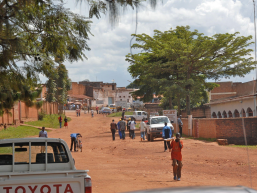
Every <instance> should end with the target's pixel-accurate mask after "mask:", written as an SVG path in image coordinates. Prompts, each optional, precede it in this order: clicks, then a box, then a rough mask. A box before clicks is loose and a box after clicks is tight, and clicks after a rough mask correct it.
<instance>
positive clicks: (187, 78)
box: [126, 26, 256, 115]
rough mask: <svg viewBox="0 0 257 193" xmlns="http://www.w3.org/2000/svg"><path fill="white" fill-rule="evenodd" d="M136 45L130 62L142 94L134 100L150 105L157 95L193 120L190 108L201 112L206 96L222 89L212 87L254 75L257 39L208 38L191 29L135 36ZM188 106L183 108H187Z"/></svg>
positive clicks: (135, 82) (224, 35) (139, 91)
mask: <svg viewBox="0 0 257 193" xmlns="http://www.w3.org/2000/svg"><path fill="white" fill-rule="evenodd" d="M132 36H134V37H135V38H136V41H137V42H136V43H135V44H133V46H132V48H135V49H139V51H138V52H137V54H131V53H129V54H128V55H127V56H126V61H128V62H129V63H130V65H129V67H128V71H129V73H130V75H131V76H132V78H133V79H135V80H134V81H133V83H132V84H133V85H136V86H137V88H140V89H139V90H137V91H135V92H134V93H133V95H134V96H140V97H143V100H144V101H150V100H151V99H152V98H153V93H155V95H156V96H159V95H162V96H163V97H164V98H165V99H164V100H163V101H162V102H163V103H164V104H168V105H165V108H170V109H172V108H173V107H174V106H177V109H178V111H179V110H180V107H186V110H187V114H188V115H190V114H191V113H190V111H191V107H197V106H201V105H203V104H204V103H206V102H207V101H208V95H207V91H210V90H212V89H213V88H214V87H217V86H218V85H217V84H215V83H210V82H207V81H208V80H209V79H213V80H218V79H219V78H224V77H225V78H227V77H230V76H241V77H242V76H245V75H246V74H248V73H249V72H250V71H251V70H253V69H254V67H255V65H256V62H255V61H254V60H253V57H251V52H252V51H253V50H252V49H249V45H251V44H252V43H253V42H252V36H246V37H244V36H240V35H239V32H235V33H232V34H229V33H225V34H214V35H213V36H211V37H210V36H205V35H204V34H203V33H199V32H198V31H197V30H191V29H190V27H189V26H177V27H176V28H175V29H170V30H168V31H164V32H161V31H159V30H154V35H153V36H149V35H147V34H145V33H143V34H132ZM183 105H184V106H183Z"/></svg>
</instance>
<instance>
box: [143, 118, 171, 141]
mask: <svg viewBox="0 0 257 193" xmlns="http://www.w3.org/2000/svg"><path fill="white" fill-rule="evenodd" d="M165 122H166V123H167V125H168V126H169V127H170V128H171V130H172V134H173V133H174V128H173V125H172V124H171V122H170V120H169V118H168V117H166V116H153V117H150V119H149V121H148V123H147V140H148V141H153V140H154V138H157V137H162V129H163V127H164V123H165Z"/></svg>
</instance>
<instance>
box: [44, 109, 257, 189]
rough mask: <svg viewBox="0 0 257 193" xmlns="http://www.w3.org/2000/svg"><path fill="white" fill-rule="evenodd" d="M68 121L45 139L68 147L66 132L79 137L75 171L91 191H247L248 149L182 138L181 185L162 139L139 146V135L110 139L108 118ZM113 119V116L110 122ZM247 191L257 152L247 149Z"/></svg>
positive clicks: (256, 174)
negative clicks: (83, 173) (87, 179)
mask: <svg viewBox="0 0 257 193" xmlns="http://www.w3.org/2000/svg"><path fill="white" fill-rule="evenodd" d="M66 114H67V115H68V116H70V117H71V118H72V121H71V122H69V128H68V129H64V128H62V129H57V130H55V131H51V132H49V134H48V135H49V137H53V138H62V139H64V140H65V141H66V142H67V143H68V145H70V137H69V136H70V134H71V133H74V132H78V133H81V134H82V136H83V140H82V141H83V152H73V153H72V155H73V157H74V159H75V160H76V168H77V169H88V170H89V175H90V176H91V177H92V187H93V192H94V193H103V192H104V193H113V192H126V191H134V190H142V189H152V188H162V187H176V186H209V185H211V186H223V185H226V186H235V185H243V186H248V187H251V183H250V175H249V167H248V161H247V160H248V158H247V150H246V149H245V148H236V147H228V146H218V145H217V143H215V142H202V141H197V140H192V139H182V140H183V142H184V148H183V149H182V156H183V165H184V166H183V168H182V178H181V181H174V180H173V175H172V166H171V160H170V152H164V145H163V141H160V140H159V141H154V142H147V141H143V142H140V137H139V131H136V139H134V140H132V139H130V138H129V137H128V133H126V139H125V140H120V139H119V137H118V133H116V140H115V141H112V138H111V132H110V126H109V125H110V123H111V120H112V118H109V117H103V116H102V115H96V114H95V117H94V118H91V116H90V115H88V114H83V113H82V114H81V116H80V117H76V116H75V112H72V113H71V112H68V113H66ZM115 121H118V118H115ZM249 159H250V164H251V174H252V188H254V189H257V149H254V150H253V149H249Z"/></svg>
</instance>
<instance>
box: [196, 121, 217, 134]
mask: <svg viewBox="0 0 257 193" xmlns="http://www.w3.org/2000/svg"><path fill="white" fill-rule="evenodd" d="M194 122H195V124H194V126H195V127H193V132H192V133H193V136H194V137H197V135H198V136H199V137H203V138H216V120H215V119H194ZM197 123H198V128H197Z"/></svg>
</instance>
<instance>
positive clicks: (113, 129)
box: [110, 119, 117, 141]
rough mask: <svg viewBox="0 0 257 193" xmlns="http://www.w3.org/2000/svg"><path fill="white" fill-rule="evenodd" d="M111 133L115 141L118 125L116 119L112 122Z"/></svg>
mask: <svg viewBox="0 0 257 193" xmlns="http://www.w3.org/2000/svg"><path fill="white" fill-rule="evenodd" d="M110 126H111V132H112V140H113V141H115V132H116V130H117V124H116V123H114V119H113V120H112V123H111V125H110Z"/></svg>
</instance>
